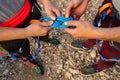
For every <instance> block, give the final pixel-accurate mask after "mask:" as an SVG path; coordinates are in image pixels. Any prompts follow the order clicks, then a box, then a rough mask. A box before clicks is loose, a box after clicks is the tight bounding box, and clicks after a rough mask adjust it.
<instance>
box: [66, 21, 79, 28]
mask: <svg viewBox="0 0 120 80" xmlns="http://www.w3.org/2000/svg"><path fill="white" fill-rule="evenodd" d="M78 24H79V22H78V21H75V20H71V21H67V22H65V25H66V26H76V27H77V25H78Z"/></svg>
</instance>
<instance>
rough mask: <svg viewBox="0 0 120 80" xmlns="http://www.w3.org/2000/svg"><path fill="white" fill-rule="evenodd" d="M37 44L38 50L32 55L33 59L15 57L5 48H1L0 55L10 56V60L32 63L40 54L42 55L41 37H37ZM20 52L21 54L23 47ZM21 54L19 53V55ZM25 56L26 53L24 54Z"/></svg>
mask: <svg viewBox="0 0 120 80" xmlns="http://www.w3.org/2000/svg"><path fill="white" fill-rule="evenodd" d="M35 44H37V48H36V50H35V52H34V55H32V57H29V58H27V59H26V58H24V57H22V56H16V55H14V54H13V53H12V52H8V51H7V50H5V49H4V48H2V47H0V50H1V51H0V53H1V54H3V55H1V56H9V57H10V58H12V59H14V60H19V59H20V60H22V61H31V60H33V59H36V58H37V56H38V54H39V53H40V40H39V37H37V38H36V39H35ZM20 52H21V47H20ZM18 54H19V53H18ZM23 54H24V53H23Z"/></svg>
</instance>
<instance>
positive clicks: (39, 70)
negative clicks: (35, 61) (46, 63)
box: [33, 65, 44, 75]
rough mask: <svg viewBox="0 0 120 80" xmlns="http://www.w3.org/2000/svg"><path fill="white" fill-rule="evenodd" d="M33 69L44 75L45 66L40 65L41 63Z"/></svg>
mask: <svg viewBox="0 0 120 80" xmlns="http://www.w3.org/2000/svg"><path fill="white" fill-rule="evenodd" d="M33 69H34V71H35V73H36V74H39V75H43V74H44V73H43V67H42V66H40V65H35V66H34V68H33Z"/></svg>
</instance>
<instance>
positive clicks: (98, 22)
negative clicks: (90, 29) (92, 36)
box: [93, 2, 120, 61]
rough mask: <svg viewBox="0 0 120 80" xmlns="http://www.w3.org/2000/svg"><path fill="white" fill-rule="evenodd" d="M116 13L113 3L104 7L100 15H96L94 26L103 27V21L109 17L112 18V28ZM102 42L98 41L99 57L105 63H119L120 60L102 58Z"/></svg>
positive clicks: (110, 25) (100, 10) (99, 11)
mask: <svg viewBox="0 0 120 80" xmlns="http://www.w3.org/2000/svg"><path fill="white" fill-rule="evenodd" d="M115 13H116V11H115V10H114V8H113V5H112V3H111V2H109V3H106V4H104V5H102V6H101V7H100V8H99V10H98V14H97V15H96V17H95V19H94V23H93V24H94V26H96V27H101V23H102V22H101V21H103V20H104V19H105V18H106V17H107V16H109V17H110V18H111V19H110V22H109V27H112V24H113V21H114V17H115ZM100 41H101V40H98V39H96V44H97V52H98V53H99V56H100V59H101V60H104V61H118V60H120V58H111V59H108V58H105V57H104V56H102V55H101V54H100V49H101V46H100ZM112 42H113V41H109V43H110V45H111V43H112ZM112 46H114V45H112ZM114 47H116V49H117V48H118V47H117V46H114ZM117 50H119V49H117Z"/></svg>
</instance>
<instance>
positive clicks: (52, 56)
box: [0, 0, 120, 80]
mask: <svg viewBox="0 0 120 80" xmlns="http://www.w3.org/2000/svg"><path fill="white" fill-rule="evenodd" d="M51 1H52V2H53V3H54V4H55V5H56V6H57V7H58V8H59V9H60V10H61V11H62V14H63V15H64V11H65V8H66V6H67V4H68V2H69V0H51ZM100 4H101V0H91V1H90V3H89V5H88V8H87V10H86V13H85V14H84V15H83V16H82V17H81V20H87V21H89V22H91V23H92V21H93V19H94V16H95V14H96V13H97V9H98V7H99V6H100ZM42 13H43V15H46V14H45V12H44V10H43V12H42ZM49 35H50V38H52V37H56V38H57V39H59V40H60V42H61V44H60V45H57V46H56V45H52V44H49V43H46V42H42V41H41V47H42V48H41V52H40V55H39V57H38V58H37V60H40V59H42V62H43V64H44V69H45V74H44V75H43V76H39V75H37V74H35V73H34V71H33V70H32V69H31V68H30V67H28V66H27V65H25V64H23V63H22V62H20V61H15V60H12V59H7V60H6V61H0V64H1V65H0V80H120V73H119V72H120V63H117V64H116V65H115V66H114V67H113V68H110V69H106V70H104V71H102V72H100V73H96V74H92V75H88V76H86V75H82V74H81V73H80V69H81V68H82V67H83V66H87V65H89V64H93V63H95V62H96V61H97V59H98V57H97V55H96V53H95V48H94V49H93V50H92V51H91V52H90V53H86V52H83V51H80V50H76V49H73V48H71V47H70V46H69V44H70V43H71V42H72V41H73V40H75V38H73V37H72V36H70V35H69V34H67V33H65V32H64V31H63V30H60V29H53V30H52V31H51V32H50V33H49ZM32 41H33V40H31V43H32Z"/></svg>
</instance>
